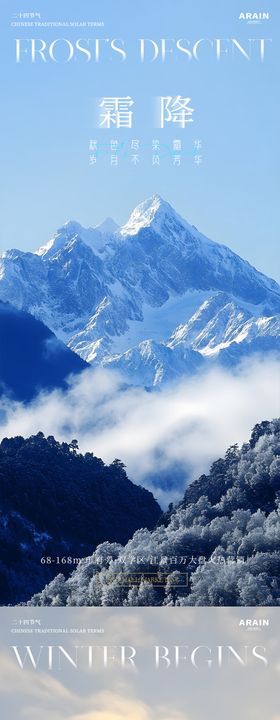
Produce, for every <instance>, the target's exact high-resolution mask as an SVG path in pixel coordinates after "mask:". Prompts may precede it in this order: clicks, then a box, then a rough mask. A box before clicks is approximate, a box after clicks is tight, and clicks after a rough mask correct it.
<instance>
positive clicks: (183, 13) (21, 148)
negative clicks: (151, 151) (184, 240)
mask: <svg viewBox="0 0 280 720" xmlns="http://www.w3.org/2000/svg"><path fill="white" fill-rule="evenodd" d="M247 10H248V11H250V10H251V11H253V10H263V11H269V12H270V13H271V20H270V21H268V22H263V23H262V24H261V25H253V26H252V25H247V24H246V23H243V22H241V21H239V19H238V17H239V13H240V12H241V11H247ZM24 11H35V12H36V11H37V12H41V18H42V20H66V19H68V20H103V21H104V23H105V27H104V28H103V29H99V30H97V29H96V30H94V29H92V30H88V29H87V30H84V29H75V30H72V29H70V28H67V29H64V30H62V29H54V30H50V29H40V30H37V31H35V30H33V29H32V30H31V29H29V30H27V29H24V30H23V29H18V30H15V29H12V28H11V27H9V25H10V22H11V19H12V17H11V16H12V14H13V13H19V12H24ZM0 13H1V26H2V40H1V54H2V61H1V66H2V68H3V65H4V77H3V82H2V87H3V90H2V100H3V101H4V102H3V109H2V112H1V125H2V128H1V139H2V151H1V159H2V162H1V171H2V175H3V192H2V197H3V209H2V213H1V230H2V238H1V247H2V249H5V248H9V247H17V248H21V249H34V248H35V247H37V246H39V245H40V244H42V243H44V242H46V241H47V240H48V238H49V237H50V236H51V235H52V233H53V232H54V231H55V230H56V228H58V227H60V226H61V225H62V224H63V223H64V222H65V221H66V220H67V219H75V220H78V221H79V222H81V223H82V224H83V225H85V226H88V225H95V224H97V223H99V222H101V221H102V220H103V219H104V218H105V217H106V216H108V215H111V216H112V217H114V218H115V220H116V221H117V222H118V223H123V222H124V221H126V219H127V217H128V215H129V213H130V211H131V210H132V208H133V207H134V206H135V205H136V204H137V203H139V202H140V201H141V200H143V199H144V198H145V197H147V196H149V195H151V194H153V193H154V192H159V193H160V194H161V195H162V196H163V197H164V198H165V199H167V200H169V202H171V204H172V205H174V207H175V208H176V209H177V211H178V212H179V213H181V214H182V215H183V216H184V217H185V218H186V219H188V221H189V222H191V223H193V224H194V225H196V226H197V227H198V228H199V229H200V230H201V231H202V232H204V233H205V234H206V235H208V236H209V237H211V238H212V239H214V240H216V241H218V242H223V243H225V244H227V245H229V246H230V247H231V248H232V249H233V250H235V251H236V252H237V253H239V254H240V255H242V256H243V257H244V258H246V259H248V260H249V261H250V262H251V263H252V264H254V265H255V266H256V267H258V268H259V269H260V270H262V271H263V272H265V273H266V274H269V275H271V276H272V277H275V278H276V279H280V272H279V250H278V225H279V219H278V218H279V213H278V207H279V94H278V93H279V90H278V88H279V77H278V73H279V52H280V51H279V36H278V35H277V24H278V27H279V3H278V0H270V1H269V2H268V3H266V4H265V6H264V5H263V3H260V4H259V3H257V7H256V6H255V7H254V6H253V4H252V3H251V2H248V3H247V2H244V1H243V2H239V1H238V0H211V2H209V0H172V1H171V0H141V1H139V2H137V1H136V0H135V2H131V1H129V0H118V1H116V0H98V1H95V0H94V1H93V0H79V2H78V0H67V2H66V0H65V1H64V2H58V1H57V0H48V1H45V2H44V1H43V0H36V2H35V0H34V3H28V4H25V3H24V2H23V1H21V2H15V1H13V0H2V3H1V10H0ZM35 36H38V37H42V38H44V39H47V38H48V39H49V41H51V40H53V39H54V38H57V37H67V38H69V39H72V38H73V39H74V38H75V39H76V38H78V37H83V36H85V37H95V36H96V37H110V38H113V37H121V38H123V39H124V40H125V41H126V46H127V50H128V54H129V56H128V59H127V60H126V62H124V63H120V62H119V61H118V58H116V59H115V60H109V59H104V60H103V61H102V62H100V64H99V65H96V64H95V63H94V62H91V63H88V64H86V63H84V62H71V63H69V64H54V63H51V62H48V63H47V64H46V65H44V64H43V63H41V62H38V63H36V64H35V65H31V64H30V63H29V62H26V61H25V62H22V63H21V64H18V65H17V64H16V63H15V45H14V38H15V37H27V38H28V37H35ZM139 37H152V38H154V39H157V38H159V37H167V38H171V37H175V38H180V37H181V38H189V39H192V40H197V39H199V38H203V37H208V38H215V37H221V38H227V37H236V38H238V39H239V40H240V41H241V42H242V41H243V42H244V43H246V39H247V38H250V37H251V38H252V37H256V38H258V37H272V38H273V43H272V45H271V47H269V48H268V53H267V56H266V60H265V62H264V63H263V64H261V62H260V60H259V59H257V58H256V59H255V60H254V61H251V62H248V61H246V60H245V59H244V58H243V57H241V56H236V57H235V59H234V61H233V60H231V59H223V61H221V62H220V63H219V64H218V63H217V62H216V61H215V60H214V59H211V57H210V54H209V55H208V54H206V53H205V55H204V57H203V58H202V60H201V62H200V63H199V64H198V63H195V62H194V61H192V62H190V63H189V62H188V61H187V60H186V59H185V58H184V56H182V57H180V58H178V59H177V60H175V59H173V60H172V59H167V60H166V62H165V64H164V63H161V62H159V61H157V62H155V63H153V64H150V63H146V64H144V65H143V64H141V63H140V62H139V58H138V54H137V40H138V38H139ZM178 94H180V95H183V96H190V97H191V99H192V105H193V107H195V110H196V112H195V122H194V123H193V124H192V126H187V127H186V128H185V129H184V130H183V129H180V130H175V131H174V130H169V128H168V129H167V130H156V129H154V128H153V122H152V113H151V100H152V97H153V96H155V95H178ZM105 95H112V96H117V95H120V96H121V95H131V96H133V98H134V99H135V103H136V104H137V105H135V123H134V129H133V131H129V130H122V131H121V130H119V131H110V130H107V131H106V130H96V129H95V128H94V123H93V105H94V98H95V97H98V96H105ZM136 113H137V114H136ZM90 137H92V138H96V139H98V140H100V141H104V139H105V137H106V141H108V140H109V139H111V138H118V139H119V140H120V141H123V140H129V139H132V138H135V137H137V138H139V139H140V140H142V141H143V142H145V143H151V141H152V139H153V138H159V139H160V140H162V142H168V141H169V140H171V138H174V137H181V138H182V141H183V142H184V145H185V146H186V147H188V146H190V144H191V142H192V140H193V139H194V138H200V139H201V140H202V142H203V156H204V159H203V164H202V165H201V166H200V167H199V168H197V167H196V166H194V164H193V163H192V162H191V160H190V159H189V160H188V162H187V163H185V164H184V165H183V166H182V167H181V168H172V166H171V165H169V164H168V163H166V162H165V163H163V164H162V166H161V167H160V168H158V167H151V165H150V161H149V160H148V159H147V158H146V159H145V160H143V162H142V164H141V166H140V167H137V168H134V167H131V166H130V165H129V163H128V162H127V161H123V162H122V163H121V164H120V166H119V167H118V168H110V167H109V164H108V160H106V161H105V160H104V159H102V160H101V159H100V161H99V163H98V165H97V166H95V167H94V168H93V167H89V164H88V141H89V138H90Z"/></svg>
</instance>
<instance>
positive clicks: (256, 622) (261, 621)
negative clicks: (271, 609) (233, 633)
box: [239, 618, 269, 630]
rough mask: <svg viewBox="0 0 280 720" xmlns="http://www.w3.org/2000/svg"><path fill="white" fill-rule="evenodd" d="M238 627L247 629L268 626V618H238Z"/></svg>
mask: <svg viewBox="0 0 280 720" xmlns="http://www.w3.org/2000/svg"><path fill="white" fill-rule="evenodd" d="M239 627H243V628H247V629H250V630H252V629H256V628H264V627H269V619H268V618H258V619H257V618H254V619H252V618H246V619H243V618H242V619H241V620H239Z"/></svg>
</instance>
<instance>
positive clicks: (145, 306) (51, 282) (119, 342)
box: [0, 195, 280, 387]
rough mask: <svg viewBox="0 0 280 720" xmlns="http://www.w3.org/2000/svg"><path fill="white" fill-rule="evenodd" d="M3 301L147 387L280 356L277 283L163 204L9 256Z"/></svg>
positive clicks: (2, 267)
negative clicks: (255, 356) (256, 356)
mask: <svg viewBox="0 0 280 720" xmlns="http://www.w3.org/2000/svg"><path fill="white" fill-rule="evenodd" d="M0 299H1V300H2V301H8V302H9V303H11V304H12V305H14V306H15V307H16V308H17V309H19V310H24V311H25V312H28V313H30V314H31V315H33V316H35V318H37V319H38V320H40V321H41V322H43V323H44V324H45V325H46V326H47V327H48V328H49V329H50V330H51V331H52V332H53V333H55V335H56V336H57V338H58V339H59V340H60V341H62V342H64V343H65V344H67V345H68V347H69V348H70V349H71V350H72V351H74V353H76V354H78V355H79V356H80V357H81V358H82V359H83V360H84V361H87V362H88V363H91V364H92V365H95V366H96V365H102V366H104V367H107V368H115V369H118V370H120V371H122V372H123V373H124V374H125V376H126V377H127V379H128V380H129V382H131V383H133V384H136V385H138V384H139V385H144V386H146V387H156V386H160V385H161V383H163V382H166V381H167V380H172V379H175V378H177V377H180V376H182V375H183V374H185V373H192V372H195V371H196V370H197V369H200V368H202V367H203V366H206V364H207V365H209V364H210V363H214V362H217V361H218V362H219V363H222V364H224V365H227V366H233V365H235V364H236V363H238V362H239V360H240V359H243V358H244V357H247V356H248V355H251V354H252V353H255V352H258V353H259V352H261V353H263V352H268V351H274V352H279V349H280V286H279V285H278V284H277V283H276V282H275V281H274V280H272V279H270V278H268V277H266V276H265V275H263V274H262V273H261V272H259V271H258V270H256V269H255V268H254V267H253V266H252V265H250V264H249V263H248V262H247V261H246V260H243V259H242V258H240V257H239V256H238V255H236V254H235V253H234V252H233V251H232V250H230V249H229V248H228V247H226V245H221V244H218V243H216V242H213V241H212V240H209V239H208V238H207V237H206V236H204V235H203V234H202V233H200V232H199V231H198V230H197V229H196V228H195V227H194V226H193V225H190V224H189V223H188V222H186V221H185V220H184V219H183V218H182V217H180V216H179V215H178V214H177V213H176V211H175V210H174V209H173V208H172V207H171V205H170V204H169V203H168V202H166V201H164V200H162V198H161V197H160V196H159V195H154V196H153V197H152V198H149V199H147V200H145V201H144V202H142V203H141V204H140V205H138V206H137V207H136V208H135V209H134V210H133V212H132V214H131V215H130V217H129V219H128V221H127V223H126V224H125V225H124V226H122V227H118V226H117V224H116V223H115V222H114V221H113V220H112V219H111V218H108V219H107V220H106V221H105V222H104V223H102V224H101V225H99V226H97V227H95V228H83V227H82V226H81V225H80V224H79V223H78V222H75V221H70V222H67V223H66V224H65V225H64V226H63V227H62V228H60V229H59V230H58V232H57V233H56V234H55V235H54V236H53V237H52V238H51V239H50V240H49V241H48V242H47V244H46V245H44V246H42V247H40V248H39V249H38V250H36V251H35V252H23V251H20V250H9V251H5V252H4V253H2V255H1V258H0Z"/></svg>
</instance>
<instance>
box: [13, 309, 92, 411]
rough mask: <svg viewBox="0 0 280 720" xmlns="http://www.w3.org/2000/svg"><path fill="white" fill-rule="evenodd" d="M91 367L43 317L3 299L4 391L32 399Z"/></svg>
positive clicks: (15, 396)
mask: <svg viewBox="0 0 280 720" xmlns="http://www.w3.org/2000/svg"><path fill="white" fill-rule="evenodd" d="M87 367H88V365H87V363H86V362H85V361H84V360H82V358H80V357H79V356H78V355H77V354H76V353H74V352H72V351H71V350H70V349H69V348H68V347H67V346H66V345H64V343H63V342H61V341H60V340H58V339H57V337H56V336H55V335H54V333H53V332H51V331H50V330H49V328H47V327H46V325H44V324H43V323H42V322H41V321H40V320H36V318H34V317H33V316H32V315H30V314H29V313H26V312H24V311H23V310H17V308H15V307H13V306H12V305H10V304H9V303H4V302H1V301H0V394H1V395H3V394H5V395H8V396H10V397H11V398H12V399H15V400H21V401H24V402H25V401H29V400H31V399H32V398H33V397H34V396H35V395H36V394H37V393H38V392H39V391H40V390H53V389H54V388H57V387H59V388H63V389H65V388H66V386H67V384H66V378H67V376H68V375H70V374H71V373H79V372H81V371H82V370H85V369H86V368H87Z"/></svg>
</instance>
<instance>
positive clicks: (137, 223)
mask: <svg viewBox="0 0 280 720" xmlns="http://www.w3.org/2000/svg"><path fill="white" fill-rule="evenodd" d="M168 220H170V221H173V222H174V221H176V222H177V223H178V224H179V225H180V226H181V227H184V228H186V227H187V228H189V227H190V226H189V225H188V224H187V223H186V222H185V220H183V218H181V217H180V215H178V214H177V213H176V212H175V210H174V209H173V207H172V206H171V205H170V204H169V203H168V202H167V201H166V200H163V199H162V197H161V196H160V195H157V194H156V195H152V197H150V198H147V199H146V200H144V202H141V203H140V205H137V206H136V208H134V210H133V212H132V213H131V215H130V217H129V219H128V221H127V223H126V224H125V225H123V227H122V228H120V231H119V234H120V236H121V237H127V236H132V235H137V234H138V233H139V231H140V230H142V229H143V228H151V229H152V230H154V231H155V232H160V231H162V230H163V229H164V224H165V223H166V221H168Z"/></svg>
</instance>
